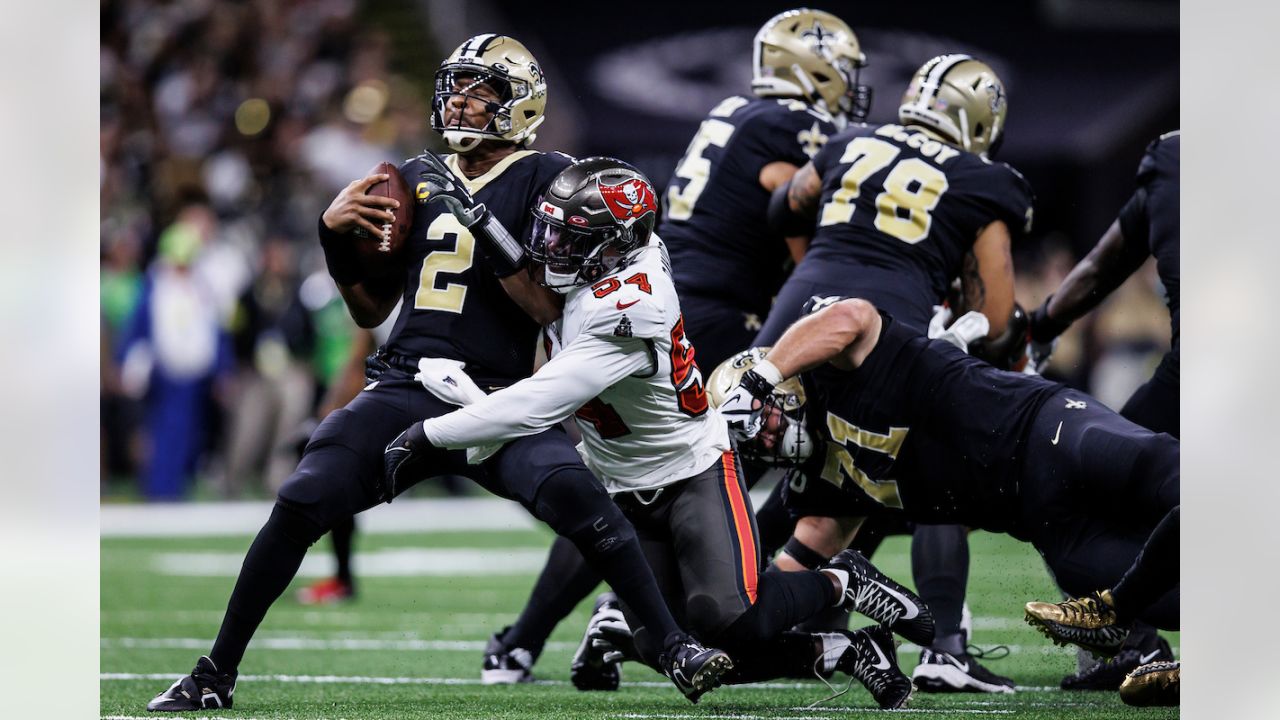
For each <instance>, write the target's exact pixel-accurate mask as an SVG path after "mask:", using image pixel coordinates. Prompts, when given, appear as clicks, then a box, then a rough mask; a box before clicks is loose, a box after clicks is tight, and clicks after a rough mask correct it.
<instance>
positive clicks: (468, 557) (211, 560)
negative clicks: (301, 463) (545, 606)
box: [151, 547, 547, 577]
mask: <svg viewBox="0 0 1280 720" xmlns="http://www.w3.org/2000/svg"><path fill="white" fill-rule="evenodd" d="M546 560H547V550H546V548H421V547H407V548H386V549H383V550H375V551H371V552H360V553H356V554H355V557H354V558H353V559H352V565H354V566H355V567H356V568H358V569H359V573H360V576H361V577H492V576H494V575H535V574H537V573H538V571H539V570H541V569H542V566H543V564H544V563H545V562H546ZM243 564H244V553H241V552H158V553H154V554H152V555H151V568H152V569H153V570H155V571H156V572H158V573H160V574H162V575H173V576H184V577H236V576H238V575H239V574H240V568H241V566H242V565H243ZM298 575H299V576H302V577H329V576H331V575H333V558H331V557H329V556H327V555H325V554H324V553H312V554H310V555H308V556H307V557H306V558H304V559H303V561H302V567H301V568H299V570H298Z"/></svg>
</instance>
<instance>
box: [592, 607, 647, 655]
mask: <svg viewBox="0 0 1280 720" xmlns="http://www.w3.org/2000/svg"><path fill="white" fill-rule="evenodd" d="M587 637H589V638H591V647H593V648H596V649H598V650H602V651H603V655H602V658H603V659H604V661H605V662H607V663H612V662H620V661H622V660H625V659H626V658H627V653H626V652H625V651H624V650H622V649H621V648H622V647H624V646H628V645H631V644H632V643H634V641H635V640H634V636H633V635H632V633H631V627H630V626H629V625H627V620H626V618H624V617H623V616H622V611H621V610H618V609H617V608H602V609H601V610H600V611H599V612H597V613H596V614H595V615H593V616H591V625H590V627H588V628H587Z"/></svg>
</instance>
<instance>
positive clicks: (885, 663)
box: [871, 641, 889, 670]
mask: <svg viewBox="0 0 1280 720" xmlns="http://www.w3.org/2000/svg"><path fill="white" fill-rule="evenodd" d="M871 649H872V650H875V651H876V656H877V657H879V658H880V662H878V663H876V664H875V665H874V667H875V669H877V670H888V669H889V658H887V657H885V654H884V652H883V651H881V650H880V646H879V645H877V644H876V643H875V642H874V641H873V642H872V643H871Z"/></svg>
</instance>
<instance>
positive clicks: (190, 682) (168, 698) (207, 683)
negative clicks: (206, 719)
mask: <svg viewBox="0 0 1280 720" xmlns="http://www.w3.org/2000/svg"><path fill="white" fill-rule="evenodd" d="M235 693H236V673H220V672H218V668H217V666H216V665H214V664H213V661H212V660H210V659H209V658H208V657H207V656H205V657H201V658H200V659H199V660H197V661H196V667H195V669H194V670H192V671H191V674H190V675H185V676H183V677H180V678H178V680H177V682H175V683H174V684H173V685H170V686H169V689H168V690H165V691H164V692H162V693H160V694H159V695H157V696H155V698H153V699H152V700H151V702H149V703H147V711H148V712H190V711H193V710H217V709H219V708H225V709H230V708H231V696H232V695H235Z"/></svg>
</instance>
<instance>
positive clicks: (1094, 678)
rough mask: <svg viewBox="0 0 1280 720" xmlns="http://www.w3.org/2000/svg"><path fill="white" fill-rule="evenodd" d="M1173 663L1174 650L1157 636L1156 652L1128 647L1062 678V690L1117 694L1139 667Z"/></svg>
mask: <svg viewBox="0 0 1280 720" xmlns="http://www.w3.org/2000/svg"><path fill="white" fill-rule="evenodd" d="M1172 661H1173V649H1172V648H1170V647H1169V643H1168V642H1167V641H1166V640H1165V639H1164V638H1162V637H1159V636H1157V637H1156V649H1155V650H1150V651H1147V652H1142V651H1141V650H1140V649H1138V648H1134V647H1126V648H1124V649H1123V650H1121V651H1120V652H1119V653H1116V656H1115V657H1114V658H1111V659H1110V660H1103V661H1101V662H1098V663H1095V664H1094V665H1093V666H1092V667H1090V668H1088V669H1086V670H1082V671H1080V672H1078V673H1076V674H1075V675H1068V676H1066V677H1064V678H1062V689H1063V690H1107V691H1110V692H1115V691H1116V690H1119V689H1120V685H1121V683H1123V682H1124V679H1125V677H1126V676H1128V675H1129V673H1131V672H1133V671H1134V670H1137V669H1138V667H1139V666H1141V665H1145V664H1147V663H1150V662H1172Z"/></svg>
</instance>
